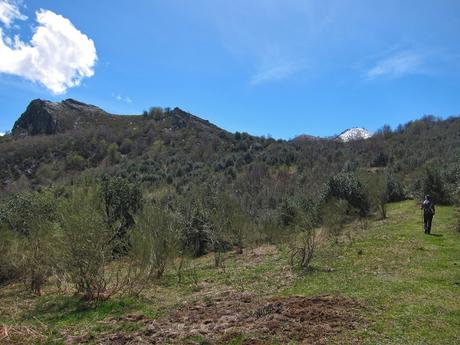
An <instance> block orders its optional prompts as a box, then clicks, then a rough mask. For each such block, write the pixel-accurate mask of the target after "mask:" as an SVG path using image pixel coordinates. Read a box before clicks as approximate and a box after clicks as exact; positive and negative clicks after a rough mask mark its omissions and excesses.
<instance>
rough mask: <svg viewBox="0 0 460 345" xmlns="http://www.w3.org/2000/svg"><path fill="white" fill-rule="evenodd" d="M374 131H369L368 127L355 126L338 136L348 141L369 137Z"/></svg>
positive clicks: (338, 138)
mask: <svg viewBox="0 0 460 345" xmlns="http://www.w3.org/2000/svg"><path fill="white" fill-rule="evenodd" d="M372 135H373V133H372V132H369V131H368V130H367V129H366V128H362V127H353V128H349V129H347V130H345V131H343V132H342V133H340V134H339V135H338V136H337V140H340V141H344V142H348V141H352V140H360V139H369V138H370V137H372Z"/></svg>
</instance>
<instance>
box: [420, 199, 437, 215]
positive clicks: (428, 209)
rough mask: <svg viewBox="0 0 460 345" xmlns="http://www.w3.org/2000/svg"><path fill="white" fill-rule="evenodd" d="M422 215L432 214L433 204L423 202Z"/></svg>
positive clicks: (426, 201)
mask: <svg viewBox="0 0 460 345" xmlns="http://www.w3.org/2000/svg"><path fill="white" fill-rule="evenodd" d="M422 207H423V213H425V214H434V205H433V202H431V201H428V200H425V201H424V202H423V204H422Z"/></svg>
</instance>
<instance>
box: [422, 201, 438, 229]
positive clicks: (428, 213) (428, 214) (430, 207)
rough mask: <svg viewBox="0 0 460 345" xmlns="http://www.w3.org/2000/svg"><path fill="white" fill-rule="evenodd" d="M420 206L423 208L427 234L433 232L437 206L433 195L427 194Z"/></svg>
mask: <svg viewBox="0 0 460 345" xmlns="http://www.w3.org/2000/svg"><path fill="white" fill-rule="evenodd" d="M420 208H421V209H422V210H423V229H424V230H425V234H430V233H431V222H432V221H433V216H434V214H435V208H434V203H433V200H431V196H429V195H425V200H423V202H422V205H421V206H420Z"/></svg>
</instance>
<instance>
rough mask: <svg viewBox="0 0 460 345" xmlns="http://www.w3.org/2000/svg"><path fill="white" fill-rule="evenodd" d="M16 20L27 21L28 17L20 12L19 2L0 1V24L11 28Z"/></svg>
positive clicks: (11, 0)
mask: <svg viewBox="0 0 460 345" xmlns="http://www.w3.org/2000/svg"><path fill="white" fill-rule="evenodd" d="M16 19H19V20H26V19H27V17H26V16H25V15H23V14H21V12H20V11H19V8H18V2H17V1H14V0H0V22H2V23H3V24H5V26H6V27H10V25H11V23H13V22H14V21H15V20H16Z"/></svg>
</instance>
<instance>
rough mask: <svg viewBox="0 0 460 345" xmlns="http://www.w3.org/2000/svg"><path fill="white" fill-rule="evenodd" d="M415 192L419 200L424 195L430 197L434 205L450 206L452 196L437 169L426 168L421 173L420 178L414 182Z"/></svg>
mask: <svg viewBox="0 0 460 345" xmlns="http://www.w3.org/2000/svg"><path fill="white" fill-rule="evenodd" d="M415 192H416V194H417V196H418V198H419V199H423V197H424V196H425V195H430V196H431V198H432V199H433V201H434V202H435V203H436V204H441V205H451V204H452V195H451V193H450V191H449V189H448V188H447V184H446V182H445V180H444V178H443V176H442V175H441V173H440V172H439V170H437V169H429V168H427V169H426V170H425V171H424V172H423V175H422V177H421V178H420V179H419V180H418V181H416V184H415Z"/></svg>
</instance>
